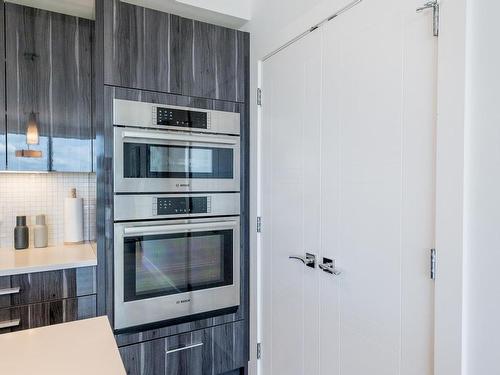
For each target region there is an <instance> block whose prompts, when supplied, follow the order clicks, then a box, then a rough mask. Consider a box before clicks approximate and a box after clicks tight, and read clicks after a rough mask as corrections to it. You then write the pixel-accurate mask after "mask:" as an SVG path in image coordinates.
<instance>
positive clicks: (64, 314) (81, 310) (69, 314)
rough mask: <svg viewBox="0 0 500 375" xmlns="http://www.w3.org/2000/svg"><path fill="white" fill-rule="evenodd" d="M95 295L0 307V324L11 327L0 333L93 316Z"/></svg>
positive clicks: (94, 314)
mask: <svg viewBox="0 0 500 375" xmlns="http://www.w3.org/2000/svg"><path fill="white" fill-rule="evenodd" d="M95 316H96V296H95V294H94V295H90V296H85V297H78V298H69V299H62V300H56V301H50V302H42V303H37V304H31V305H23V306H16V307H10V308H6V309H0V324H3V325H4V326H6V325H9V324H11V325H12V326H11V327H7V328H3V329H0V334H3V333H8V332H15V331H21V330H24V329H30V328H38V327H44V326H49V325H52V324H59V323H65V322H72V321H74V320H80V319H88V318H94V317H95Z"/></svg>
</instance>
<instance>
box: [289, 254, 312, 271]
mask: <svg viewBox="0 0 500 375" xmlns="http://www.w3.org/2000/svg"><path fill="white" fill-rule="evenodd" d="M288 258H289V259H297V260H300V261H301V262H302V263H304V264H305V265H306V266H307V267H311V268H316V255H314V254H310V253H306V256H305V257H301V256H298V255H290V256H289V257H288Z"/></svg>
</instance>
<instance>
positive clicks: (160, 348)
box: [120, 321, 245, 375]
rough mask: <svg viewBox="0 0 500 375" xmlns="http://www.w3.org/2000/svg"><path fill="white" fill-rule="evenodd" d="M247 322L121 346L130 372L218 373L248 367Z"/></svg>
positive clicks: (157, 374) (165, 374) (162, 374)
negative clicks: (246, 348)
mask: <svg viewBox="0 0 500 375" xmlns="http://www.w3.org/2000/svg"><path fill="white" fill-rule="evenodd" d="M244 338H245V322H244V321H238V322H235V323H230V324H224V325H220V326H215V327H210V328H206V329H202V330H198V331H193V332H189V333H185V334H181V335H176V336H170V337H166V338H161V339H157V340H152V341H146V342H142V343H140V344H135V345H129V346H124V347H121V348H120V354H121V356H122V359H123V362H124V364H125V369H126V370H127V374H129V375H136V374H137V375H139V374H141V375H142V374H151V375H212V374H215V375H218V374H225V373H228V372H229V373H232V371H233V370H237V369H239V368H241V367H244V366H245V343H244Z"/></svg>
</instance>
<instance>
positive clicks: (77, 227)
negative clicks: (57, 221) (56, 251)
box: [64, 189, 83, 244]
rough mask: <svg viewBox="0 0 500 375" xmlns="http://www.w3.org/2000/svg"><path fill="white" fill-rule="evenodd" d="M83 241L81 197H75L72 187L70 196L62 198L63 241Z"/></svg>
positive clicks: (70, 242)
mask: <svg viewBox="0 0 500 375" xmlns="http://www.w3.org/2000/svg"><path fill="white" fill-rule="evenodd" d="M81 242H83V199H82V198H76V190H74V189H72V190H71V192H70V197H68V198H66V199H65V200H64V243H66V244H74V243H81Z"/></svg>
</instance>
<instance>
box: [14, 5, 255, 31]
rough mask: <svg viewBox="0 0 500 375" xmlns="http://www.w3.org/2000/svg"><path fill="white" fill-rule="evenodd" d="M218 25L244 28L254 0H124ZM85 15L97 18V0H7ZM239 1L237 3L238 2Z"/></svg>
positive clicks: (59, 11) (74, 14) (80, 15)
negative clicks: (250, 5)
mask: <svg viewBox="0 0 500 375" xmlns="http://www.w3.org/2000/svg"><path fill="white" fill-rule="evenodd" d="M122 1H124V2H127V3H130V4H135V5H140V6H143V7H146V8H151V9H156V10H159V11H162V12H167V13H173V14H177V15H179V16H183V17H187V18H192V19H196V20H199V21H204V22H209V23H213V24H216V25H221V26H226V27H231V28H235V29H239V28H241V27H242V26H243V25H244V24H245V23H246V22H248V19H249V13H250V10H249V8H250V7H249V4H250V0H203V1H200V0H122ZM6 2H11V3H16V4H21V5H26V6H30V7H34V8H40V9H46V10H50V11H53V12H58V13H64V14H69V15H72V16H78V17H83V18H89V19H94V18H95V0H6ZM235 4H236V5H235Z"/></svg>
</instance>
